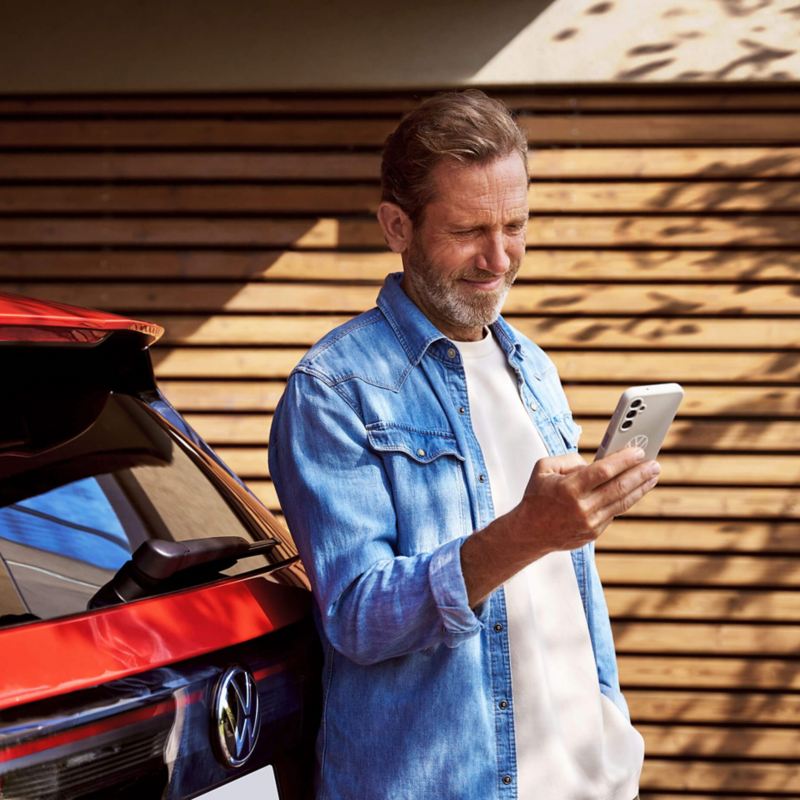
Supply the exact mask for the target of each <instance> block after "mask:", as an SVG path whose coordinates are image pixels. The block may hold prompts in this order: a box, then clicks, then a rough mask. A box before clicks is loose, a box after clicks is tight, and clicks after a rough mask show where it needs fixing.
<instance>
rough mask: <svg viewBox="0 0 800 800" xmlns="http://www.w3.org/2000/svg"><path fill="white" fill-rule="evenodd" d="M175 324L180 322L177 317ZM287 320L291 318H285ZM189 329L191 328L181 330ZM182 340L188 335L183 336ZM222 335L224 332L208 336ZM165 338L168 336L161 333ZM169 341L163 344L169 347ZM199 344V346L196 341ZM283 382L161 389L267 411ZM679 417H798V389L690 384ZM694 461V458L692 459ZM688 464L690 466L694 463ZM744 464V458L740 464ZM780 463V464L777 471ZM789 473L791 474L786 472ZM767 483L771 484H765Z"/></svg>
mask: <svg viewBox="0 0 800 800" xmlns="http://www.w3.org/2000/svg"><path fill="white" fill-rule="evenodd" d="M177 319H178V320H180V318H177ZM236 319H237V318H235V317H231V318H223V319H222V320H220V326H221V327H222V326H223V323H226V322H230V323H231V324H233V323H235V321H236ZM286 319H287V320H290V319H292V318H286ZM154 321H156V322H159V323H166V324H167V325H168V330H170V329H171V328H172V326H171V324H170V321H169V320H168V319H165V318H164V317H155V318H154ZM175 328H176V335H177V336H178V338H179V339H180V337H181V336H182V335H183V333H182V328H181V326H180V325H176V326H175ZM186 330H187V331H189V330H191V325H187V326H186ZM186 335H187V338H191V337H193V336H194V332H192V333H187V334H186ZM217 335H220V336H224V335H225V332H224V330H223V331H221V332H220V333H219V334H217V333H216V332H214V331H211V332H210V333H209V336H210V337H212V338H213V337H216V336H217ZM167 336H169V334H167ZM169 341H170V340H169V338H168V339H167V343H169ZM198 343H199V342H198ZM285 385H286V384H285V383H284V381H270V380H254V381H237V380H231V381H219V380H211V379H206V380H203V379H199V380H192V379H189V380H169V379H167V380H164V381H162V383H161V386H162V389H163V390H164V391H165V392H166V393H167V395H168V396H169V397H170V398H171V399H172V401H173V403H174V404H175V405H177V406H179V407H180V408H181V410H184V411H221V410H229V411H273V410H274V409H275V405H276V403H277V402H278V400H279V399H280V396H281V394H282V393H283V390H284V387H285ZM626 388H627V386H626V385H625V384H616V385H609V386H597V385H585V386H584V385H580V384H574V383H572V384H567V386H566V393H567V397H568V399H569V402H570V407H571V408H572V410H573V413H574V414H575V416H576V417H580V418H583V417H588V416H599V417H603V418H607V417H609V416H610V415H611V412H612V410H613V409H614V407H615V406H616V403H617V399H618V398H619V396H620V394H621V393H622V391H623V390H624V389H626ZM680 415H681V416H691V417H704V416H715V417H732V418H737V419H747V418H751V417H756V418H758V417H792V418H798V417H800V388H797V387H793V386H782V387H774V386H726V387H724V388H721V387H718V386H690V387H687V389H686V395H685V396H684V399H683V402H682V403H681V408H680ZM695 458H696V457H695ZM756 458H758V459H759V461H758V462H754V464H758V466H759V474H760V471H761V470H762V469H766V470H768V465H767V463H766V460H764V461H762V460H761V459H760V457H758V456H756ZM692 463H694V464H696V463H697V462H696V461H693V462H692ZM742 463H743V464H744V463H747V462H746V460H745V461H743V462H742ZM785 466H786V465H784V466H782V469H783V468H784V467H785ZM789 472H791V470H789ZM766 482H768V483H769V482H771V480H769V481H766Z"/></svg>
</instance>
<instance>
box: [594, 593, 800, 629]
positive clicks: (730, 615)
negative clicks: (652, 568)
mask: <svg viewBox="0 0 800 800" xmlns="http://www.w3.org/2000/svg"><path fill="white" fill-rule="evenodd" d="M606 599H607V601H608V608H609V611H610V612H611V614H612V616H614V617H625V618H628V619H653V620H657V619H680V620H696V621H702V620H709V619H713V620H720V619H725V620H730V621H732V622H735V621H761V622H785V623H787V624H791V623H792V622H795V621H797V620H800V592H798V591H757V590H752V591H743V590H742V589H736V590H731V589H686V588H682V589H679V590H678V591H673V590H671V589H669V588H665V589H660V588H659V589H630V588H622V587H610V588H607V589H606Z"/></svg>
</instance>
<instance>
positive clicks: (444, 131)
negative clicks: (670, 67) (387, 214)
mask: <svg viewBox="0 0 800 800" xmlns="http://www.w3.org/2000/svg"><path fill="white" fill-rule="evenodd" d="M527 152H528V142H527V138H526V136H525V133H524V132H523V131H522V130H521V129H520V127H519V125H518V124H517V123H516V121H515V120H514V118H513V116H512V115H511V112H510V111H509V110H508V108H506V106H505V105H504V104H503V103H501V102H500V101H499V100H493V99H492V98H490V97H488V96H487V95H486V94H484V93H483V92H481V91H479V90H477V89H467V90H465V91H462V92H446V93H442V94H437V95H435V96H434V97H431V98H429V99H427V100H425V102H423V103H421V104H420V105H419V106H417V108H415V109H414V110H413V111H410V112H409V113H408V114H406V115H405V116H404V117H403V119H402V120H401V121H400V124H399V125H398V126H397V128H396V129H395V130H394V132H393V133H391V134H390V135H389V137H388V138H387V139H386V143H385V144H384V147H383V159H382V161H381V199H382V200H385V201H388V202H390V203H395V204H396V205H398V206H400V208H402V209H403V211H405V212H406V214H408V216H409V217H410V218H411V221H412V222H414V223H417V222H419V221H420V220H421V219H422V214H423V212H424V209H425V206H426V205H427V203H429V202H430V201H431V199H432V198H433V187H432V185H431V181H430V174H431V171H432V170H433V168H434V167H435V166H436V165H437V164H438V163H439V162H440V161H443V160H444V159H452V160H454V161H458V162H461V163H463V164H470V163H475V164H484V163H487V162H489V161H494V160H495V159H497V158H503V157H505V156H507V155H509V154H511V153H519V155H520V157H521V158H522V163H523V164H524V165H525V170H526V172H527Z"/></svg>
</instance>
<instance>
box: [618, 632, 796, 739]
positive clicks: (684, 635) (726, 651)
mask: <svg viewBox="0 0 800 800" xmlns="http://www.w3.org/2000/svg"><path fill="white" fill-rule="evenodd" d="M612 623H613V629H614V642H615V644H616V648H617V652H618V653H631V652H633V653H680V654H682V655H686V654H689V653H691V654H692V655H703V654H706V655H717V656H722V655H736V656H747V655H763V656H796V655H797V652H798V650H800V625H797V624H796V623H795V624H793V625H786V624H774V625H772V624H769V625H766V624H763V625H762V624H759V625H755V624H753V625H751V624H747V623H739V624H732V623H705V622H691V623H689V622H652V621H648V622H617V621H613V620H612ZM795 699H796V702H797V703H800V695H797V696H796V698H795ZM797 719H800V717H795V724H796V721H797ZM734 721H736V722H749V721H751V720H747V719H737V718H735V717H731V718H730V719H729V722H734Z"/></svg>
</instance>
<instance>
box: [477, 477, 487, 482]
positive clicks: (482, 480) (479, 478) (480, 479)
mask: <svg viewBox="0 0 800 800" xmlns="http://www.w3.org/2000/svg"><path fill="white" fill-rule="evenodd" d="M478 480H479V481H480V482H481V483H486V476H485V475H478Z"/></svg>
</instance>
